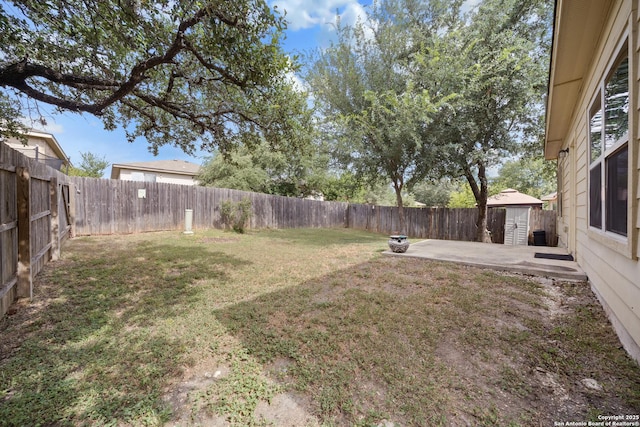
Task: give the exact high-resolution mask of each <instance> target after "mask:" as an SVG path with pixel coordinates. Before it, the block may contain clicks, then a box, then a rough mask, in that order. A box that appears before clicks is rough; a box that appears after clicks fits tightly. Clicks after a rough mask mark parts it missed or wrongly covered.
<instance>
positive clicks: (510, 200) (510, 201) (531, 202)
mask: <svg viewBox="0 0 640 427" xmlns="http://www.w3.org/2000/svg"><path fill="white" fill-rule="evenodd" d="M487 206H488V207H490V208H495V207H502V206H542V200H540V199H536V198H535V197H533V196H529V195H528V194H523V193H521V192H519V191H517V190H514V189H513V188H507V189H506V190H503V191H501V192H500V193H499V194H496V195H495V196H491V197H489V198H488V199H487Z"/></svg>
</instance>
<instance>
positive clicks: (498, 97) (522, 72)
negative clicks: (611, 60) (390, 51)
mask: <svg viewBox="0 0 640 427" xmlns="http://www.w3.org/2000/svg"><path fill="white" fill-rule="evenodd" d="M551 12H552V4H551V2H549V1H546V0H525V1H523V0H485V1H484V2H482V3H481V4H480V5H479V7H478V8H477V9H476V10H475V11H474V12H473V13H472V14H471V15H469V16H468V17H466V20H463V21H461V22H460V24H459V26H458V28H457V29H456V30H454V31H450V32H448V33H446V34H443V35H442V37H441V38H440V39H439V41H438V43H437V44H435V45H434V49H433V50H432V51H430V52H429V54H428V55H427V56H426V57H424V58H423V59H421V61H420V62H419V65H420V67H419V69H418V72H419V73H420V74H421V75H422V78H421V79H420V80H419V81H420V84H421V87H422V88H425V89H426V90H428V91H429V92H430V93H438V92H443V91H444V92H445V93H448V94H455V99H453V100H452V101H451V102H449V103H448V104H447V105H445V106H443V108H441V109H440V110H439V111H438V114H437V117H435V118H434V119H433V120H432V122H431V126H430V132H431V135H433V136H434V137H435V142H434V143H437V144H439V145H440V147H441V148H442V152H441V157H440V161H439V162H438V166H439V167H440V170H441V173H442V174H443V175H449V176H451V177H453V178H458V177H461V178H464V179H466V181H467V182H468V184H469V186H470V188H471V191H472V193H473V195H474V198H475V200H476V203H477V206H478V209H479V215H478V223H477V225H478V237H477V238H478V240H480V241H487V239H488V235H487V234H486V232H485V230H486V226H487V224H486V211H487V206H486V204H487V197H488V196H489V180H488V176H487V169H488V168H490V167H492V166H495V165H497V164H499V162H500V161H501V160H502V159H504V158H505V157H507V156H510V155H513V154H518V153H519V151H521V150H522V149H523V147H524V145H525V144H527V143H529V144H531V143H532V142H531V141H539V140H540V139H539V138H540V133H541V131H542V130H543V128H541V127H540V117H541V116H542V112H543V105H542V101H543V95H544V93H545V92H546V75H547V71H548V67H547V64H548V49H547V48H548V43H549V37H550V32H549V28H550V22H551Z"/></svg>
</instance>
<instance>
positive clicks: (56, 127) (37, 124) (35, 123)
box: [20, 117, 64, 134]
mask: <svg viewBox="0 0 640 427" xmlns="http://www.w3.org/2000/svg"><path fill="white" fill-rule="evenodd" d="M43 120H44V121H43ZM20 121H21V122H22V123H23V124H24V125H25V126H26V127H28V128H31V129H34V130H39V131H42V132H46V133H51V134H61V133H63V132H64V128H63V127H62V125H61V124H58V123H56V122H54V121H53V119H52V118H47V119H44V118H43V119H31V118H28V117H22V118H21V119H20Z"/></svg>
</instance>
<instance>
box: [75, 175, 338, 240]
mask: <svg viewBox="0 0 640 427" xmlns="http://www.w3.org/2000/svg"><path fill="white" fill-rule="evenodd" d="M71 179H72V180H73V182H74V184H75V185H76V188H77V191H78V201H77V203H76V215H75V221H76V222H75V233H76V234H77V235H94V234H120V233H138V232H145V231H160V230H180V229H183V228H184V221H185V211H186V209H191V210H192V211H193V227H194V228H196V229H197V228H200V229H205V228H223V226H224V225H223V223H222V220H221V216H220V208H221V205H222V202H224V201H227V200H231V201H234V202H238V201H241V200H243V199H249V200H251V206H252V214H251V220H250V221H251V222H250V224H249V227H250V228H302V227H316V228H320V227H346V226H347V223H346V209H347V206H348V204H347V203H340V202H321V201H317V200H305V199H296V198H291V197H282V196H273V195H268V194H259V193H250V192H246V191H239V190H228V189H224V188H213V187H198V186H187V185H177V184H166V183H155V182H136V181H118V180H107V179H96V178H79V177H73V178H71Z"/></svg>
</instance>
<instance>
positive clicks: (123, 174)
mask: <svg viewBox="0 0 640 427" xmlns="http://www.w3.org/2000/svg"><path fill="white" fill-rule="evenodd" d="M135 172H138V171H134V170H128V169H121V170H120V177H119V179H120V180H122V181H135V177H134V176H133V174H134V173H135ZM140 172H142V173H145V174H152V175H155V176H156V182H161V183H165V184H182V185H196V184H197V182H196V181H195V180H194V179H193V177H191V176H188V175H178V174H172V173H166V172H151V171H140Z"/></svg>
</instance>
